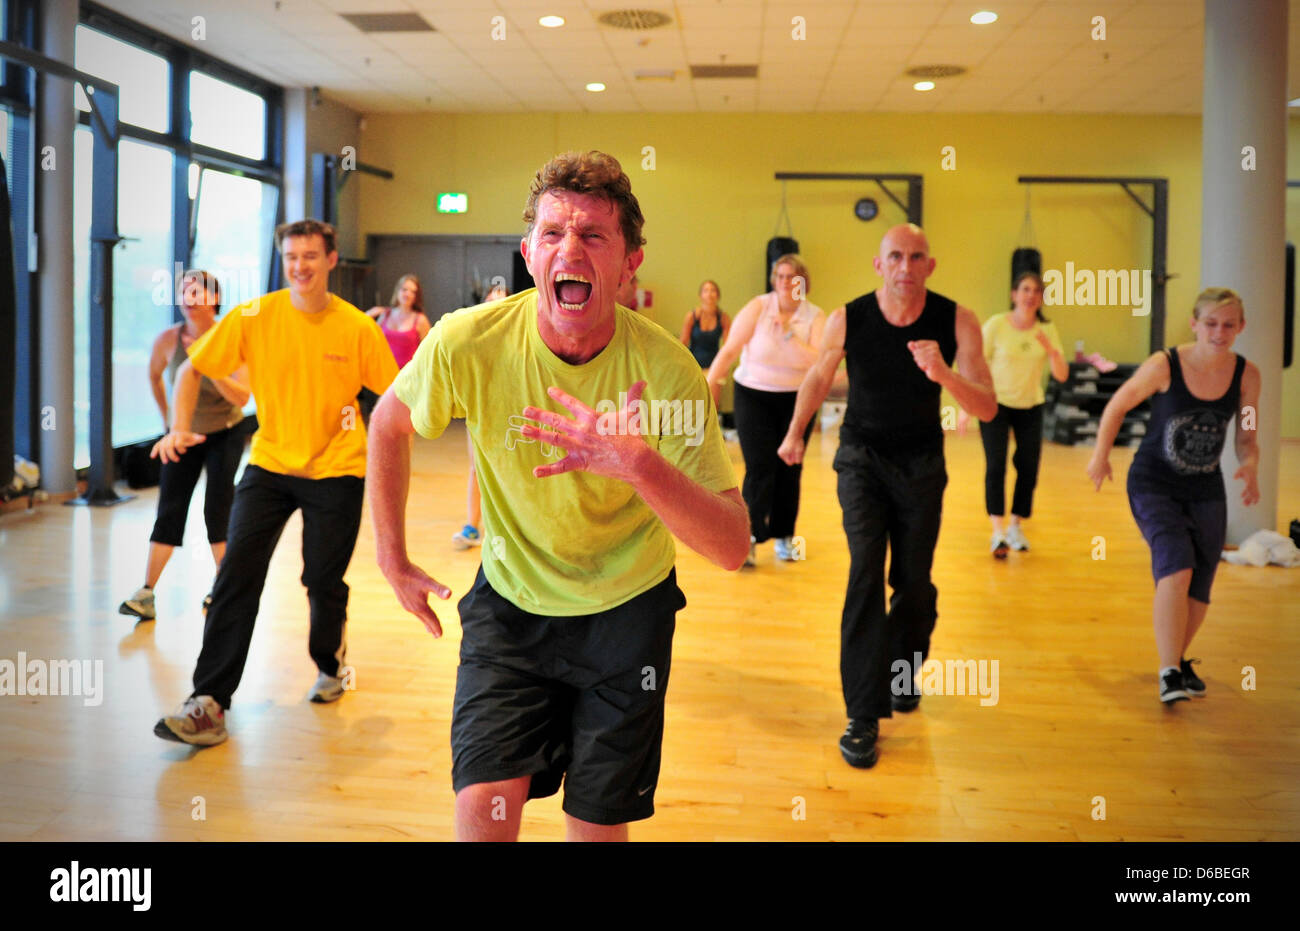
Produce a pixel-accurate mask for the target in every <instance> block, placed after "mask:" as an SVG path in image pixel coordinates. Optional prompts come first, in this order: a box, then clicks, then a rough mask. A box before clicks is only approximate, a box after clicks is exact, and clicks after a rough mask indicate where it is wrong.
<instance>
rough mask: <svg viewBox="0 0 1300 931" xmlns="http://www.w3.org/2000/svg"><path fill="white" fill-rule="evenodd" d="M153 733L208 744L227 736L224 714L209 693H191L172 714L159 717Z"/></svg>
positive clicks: (176, 739) (165, 738) (183, 741)
mask: <svg viewBox="0 0 1300 931" xmlns="http://www.w3.org/2000/svg"><path fill="white" fill-rule="evenodd" d="M153 732H154V734H155V735H156V736H158V737H161V738H163V739H164V740H175V741H179V742H180V743H187V744H190V745H192V746H195V747H211V746H213V745H214V744H219V743H222V742H223V741H224V740H225V739H226V737H227V736H228V735H227V734H226V714H225V712H224V711H223V710H222V709H221V706H220V705H218V704H217V702H216V700H215V699H214V698H213V697H212V696H211V695H191V696H190V697H189V698H187V699H185V701H183V702H182V703H181V706H180V708H178V709H177V710H176V712H175V713H174V714H169V715H167V716H166V717H163V718H159V719H158V723H157V724H155V725H154V726H153Z"/></svg>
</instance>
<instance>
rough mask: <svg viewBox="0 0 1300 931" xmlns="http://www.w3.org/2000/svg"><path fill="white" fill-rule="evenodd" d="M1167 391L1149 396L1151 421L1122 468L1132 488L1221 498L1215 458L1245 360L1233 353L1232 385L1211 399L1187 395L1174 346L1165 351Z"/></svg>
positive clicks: (1175, 495) (1195, 498) (1183, 497)
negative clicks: (1131, 457) (1234, 356)
mask: <svg viewBox="0 0 1300 931" xmlns="http://www.w3.org/2000/svg"><path fill="white" fill-rule="evenodd" d="M1165 356H1166V357H1167V358H1168V359H1169V390H1168V391H1166V392H1165V393H1164V394H1161V393H1160V392H1156V393H1155V394H1153V395H1152V396H1151V419H1150V420H1149V421H1148V422H1147V432H1146V435H1145V436H1143V437H1142V445H1141V446H1139V447H1138V451H1137V452H1136V453H1135V454H1134V455H1133V464H1132V465H1131V466H1129V470H1128V487H1129V489H1130V490H1132V491H1139V492H1149V493H1154V494H1160V495H1168V496H1170V497H1171V498H1174V499H1176V500H1178V501H1223V500H1225V499H1226V495H1225V493H1224V488H1223V471H1222V470H1221V469H1220V468H1219V457H1220V456H1222V455H1223V444H1224V441H1225V440H1226V439H1227V436H1228V424H1229V422H1230V421H1231V420H1232V419H1233V418H1234V417H1236V416H1237V407H1238V405H1239V404H1240V403H1241V373H1242V372H1244V371H1245V369H1246V359H1245V357H1243V356H1240V355H1239V356H1237V367H1236V369H1235V370H1234V371H1233V373H1232V384H1230V385H1229V386H1228V390H1227V391H1225V392H1224V393H1223V397H1221V398H1219V399H1218V400H1215V401H1202V400H1201V399H1200V398H1197V397H1193V396H1192V393H1191V392H1190V391H1188V390H1187V382H1186V381H1184V380H1183V368H1182V363H1180V362H1179V361H1178V350H1177V349H1166V350H1165Z"/></svg>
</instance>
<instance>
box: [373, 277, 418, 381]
mask: <svg viewBox="0 0 1300 931" xmlns="http://www.w3.org/2000/svg"><path fill="white" fill-rule="evenodd" d="M389 304H390V306H388V307H382V306H380V307H372V308H370V309H369V310H368V311H366V313H367V314H369V315H370V316H371V317H374V318H375V319H376V320H378V321H379V329H381V330H383V331H384V337H385V338H386V339H387V340H388V348H389V349H391V350H392V351H393V358H394V359H396V360H397V367H398V368H399V369H400V368H401V367H402V366H404V365H406V363H408V362H410V361H411V357H412V356H413V355H415V350H416V348H417V347H418V346H419V345H420V340H422V339H424V337H425V336H427V335H428V333H429V318H428V317H426V316H425V315H424V289H423V288H421V287H420V279H419V278H416V277H415V276H414V275H403V276H402V277H401V278H399V279H397V287H395V288H393V299H392V300H391V301H390V302H389Z"/></svg>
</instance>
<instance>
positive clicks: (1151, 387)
mask: <svg viewBox="0 0 1300 931" xmlns="http://www.w3.org/2000/svg"><path fill="white" fill-rule="evenodd" d="M1245 325H1246V311H1245V308H1244V307H1243V305H1242V303H1241V298H1240V297H1239V296H1238V295H1237V294H1236V293H1235V292H1233V291H1231V290H1229V289H1228V288H1209V289H1207V290H1205V291H1203V292H1201V294H1200V296H1199V297H1197V299H1196V303H1195V305H1194V307H1193V310H1192V332H1193V333H1194V334H1195V336H1196V342H1194V343H1191V344H1184V345H1182V346H1176V347H1174V348H1173V349H1168V350H1166V351H1164V352H1158V353H1156V354H1155V355H1153V356H1151V358H1149V359H1147V360H1146V362H1144V363H1142V366H1141V367H1140V368H1139V369H1138V370H1137V371H1136V372H1135V373H1134V374H1133V377H1132V378H1130V379H1129V380H1128V381H1126V382H1125V383H1124V384H1123V385H1122V386H1121V387H1120V389H1119V391H1117V392H1116V393H1115V396H1114V397H1112V398H1111V400H1110V403H1108V404H1107V405H1106V410H1105V412H1104V413H1103V414H1102V415H1101V425H1100V426H1099V427H1098V428H1097V448H1096V452H1095V453H1094V454H1093V457H1092V461H1091V462H1089V463H1088V477H1089V479H1091V480H1092V482H1093V484H1095V485H1096V487H1097V489H1098V490H1100V489H1101V484H1102V482H1103V481H1105V480H1106V479H1108V478H1111V470H1110V463H1109V461H1108V459H1109V457H1110V450H1111V447H1112V446H1113V445H1114V442H1115V436H1116V434H1117V433H1118V432H1119V427H1120V424H1121V423H1122V422H1123V420H1124V415H1125V414H1127V413H1128V412H1129V411H1130V410H1132V409H1133V408H1134V407H1137V406H1138V405H1139V404H1141V403H1142V402H1143V401H1145V400H1146V399H1147V398H1150V399H1151V420H1150V422H1149V423H1148V424H1147V432H1146V435H1145V436H1144V437H1143V440H1142V445H1141V446H1140V447H1139V448H1138V451H1137V453H1135V454H1134V456H1133V464H1132V465H1131V466H1130V467H1129V473H1128V497H1129V506H1130V508H1131V509H1132V511H1133V517H1134V519H1135V520H1136V521H1137V525H1138V529H1139V530H1141V531H1142V536H1143V537H1144V538H1145V539H1146V541H1147V545H1148V546H1150V547H1151V574H1152V576H1153V577H1154V579H1155V583H1156V593H1155V605H1154V610H1153V612H1152V613H1153V616H1154V623H1155V634H1156V649H1157V651H1158V652H1159V654H1160V672H1159V680H1158V681H1159V690H1160V700H1161V701H1162V702H1164V703H1165V704H1172V703H1173V702H1177V701H1185V700H1187V698H1188V696H1189V695H1190V696H1195V697H1198V698H1199V697H1203V696H1204V695H1205V683H1204V682H1203V681H1201V679H1200V677H1199V676H1197V675H1196V673H1195V672H1194V671H1193V670H1192V661H1190V660H1188V659H1187V657H1186V652H1187V648H1188V647H1189V646H1190V645H1191V642H1192V638H1193V637H1195V636H1196V632H1197V630H1198V629H1199V628H1200V626H1201V624H1202V622H1204V620H1205V614H1206V612H1207V611H1208V609H1209V607H1210V587H1211V585H1212V584H1213V583H1214V573H1215V570H1216V569H1217V567H1218V564H1219V554H1220V552H1221V551H1222V549H1223V542H1224V537H1225V535H1226V530H1227V495H1226V492H1225V490H1224V482H1223V472H1222V471H1221V470H1220V468H1219V457H1220V456H1221V455H1222V453H1223V445H1224V442H1225V439H1226V437H1227V431H1228V424H1229V423H1230V422H1232V421H1234V420H1235V421H1236V430H1235V432H1234V437H1235V445H1236V454H1237V461H1238V463H1240V467H1239V468H1238V469H1237V471H1236V472H1235V473H1234V474H1233V479H1240V480H1241V481H1242V482H1243V487H1242V489H1241V502H1242V504H1245V505H1247V506H1249V505H1252V504H1255V503H1256V502H1257V501H1258V500H1259V487H1258V485H1257V484H1256V471H1257V469H1258V465H1259V446H1258V444H1257V442H1256V433H1255V421H1256V420H1257V418H1258V416H1259V415H1258V407H1259V386H1260V375H1259V369H1258V368H1256V367H1255V366H1254V365H1252V364H1251V363H1250V362H1247V361H1246V360H1245V358H1243V357H1242V356H1239V355H1237V354H1236V353H1234V352H1233V351H1232V343H1233V341H1234V340H1235V339H1236V338H1237V334H1238V333H1240V332H1241V330H1242V329H1243V328H1244V327H1245Z"/></svg>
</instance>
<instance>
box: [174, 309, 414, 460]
mask: <svg viewBox="0 0 1300 931" xmlns="http://www.w3.org/2000/svg"><path fill="white" fill-rule="evenodd" d="M189 354H190V364H191V365H192V366H193V367H194V368H195V369H196V370H197V371H198V372H200V373H201V374H203V375H207V376H208V377H209V378H224V377H225V376H227V375H229V374H230V373H231V372H233V371H235V369H237V368H239V367H240V366H241V365H247V366H248V376H249V382H250V386H251V388H252V391H253V397H254V398H256V399H257V433H256V434H255V435H254V436H253V449H252V452H251V453H250V454H249V457H248V462H249V464H250V465H255V466H259V467H261V468H263V469H266V470H268V471H270V472H279V473H280V474H282V475H293V476H296V477H299V478H312V479H316V478H334V477H337V476H340V475H355V476H358V477H364V476H365V474H366V428H365V425H364V424H363V423H362V421H361V416H360V413H359V412H358V411H357V393H358V392H359V391H360V390H361V388H362V386H363V385H364V386H365V387H367V388H369V389H370V390H371V391H373V392H375V393H376V394H382V393H383V392H384V391H386V390H387V389H388V386H389V385H390V384H392V381H393V378H394V376H396V375H397V363H396V362H394V361H393V353H392V351H391V350H390V349H389V348H388V342H387V341H386V340H385V339H384V334H383V332H382V331H381V330H380V329H379V325H378V324H377V323H375V321H373V320H371V319H370V318H369V317H367V316H366V315H365V314H363V313H362V312H361V311H359V310H357V309H356V308H355V307H353V306H352V305H351V304H349V303H348V302H347V301H345V300H343V299H341V298H339V297H336V296H335V295H333V294H331V295H330V302H329V306H327V307H326V308H325V309H324V310H322V311H320V312H318V313H314V314H308V313H303V312H302V311H300V310H297V309H296V308H295V307H294V306H293V304H292V303H291V302H290V300H289V291H288V289H285V290H282V291H275V292H273V293H271V294H267V295H263V296H262V297H260V298H256V299H254V300H252V301H249V302H248V303H247V304H241V305H239V306H238V307H235V308H233V309H232V310H230V311H229V312H227V313H226V315H225V316H224V317H223V318H222V319H221V320H219V321H217V325H216V326H214V327H213V328H212V329H211V330H209V331H208V332H207V333H205V334H204V335H203V337H202V338H200V339H198V340H196V341H195V342H194V344H193V345H192V346H190V350H189Z"/></svg>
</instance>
